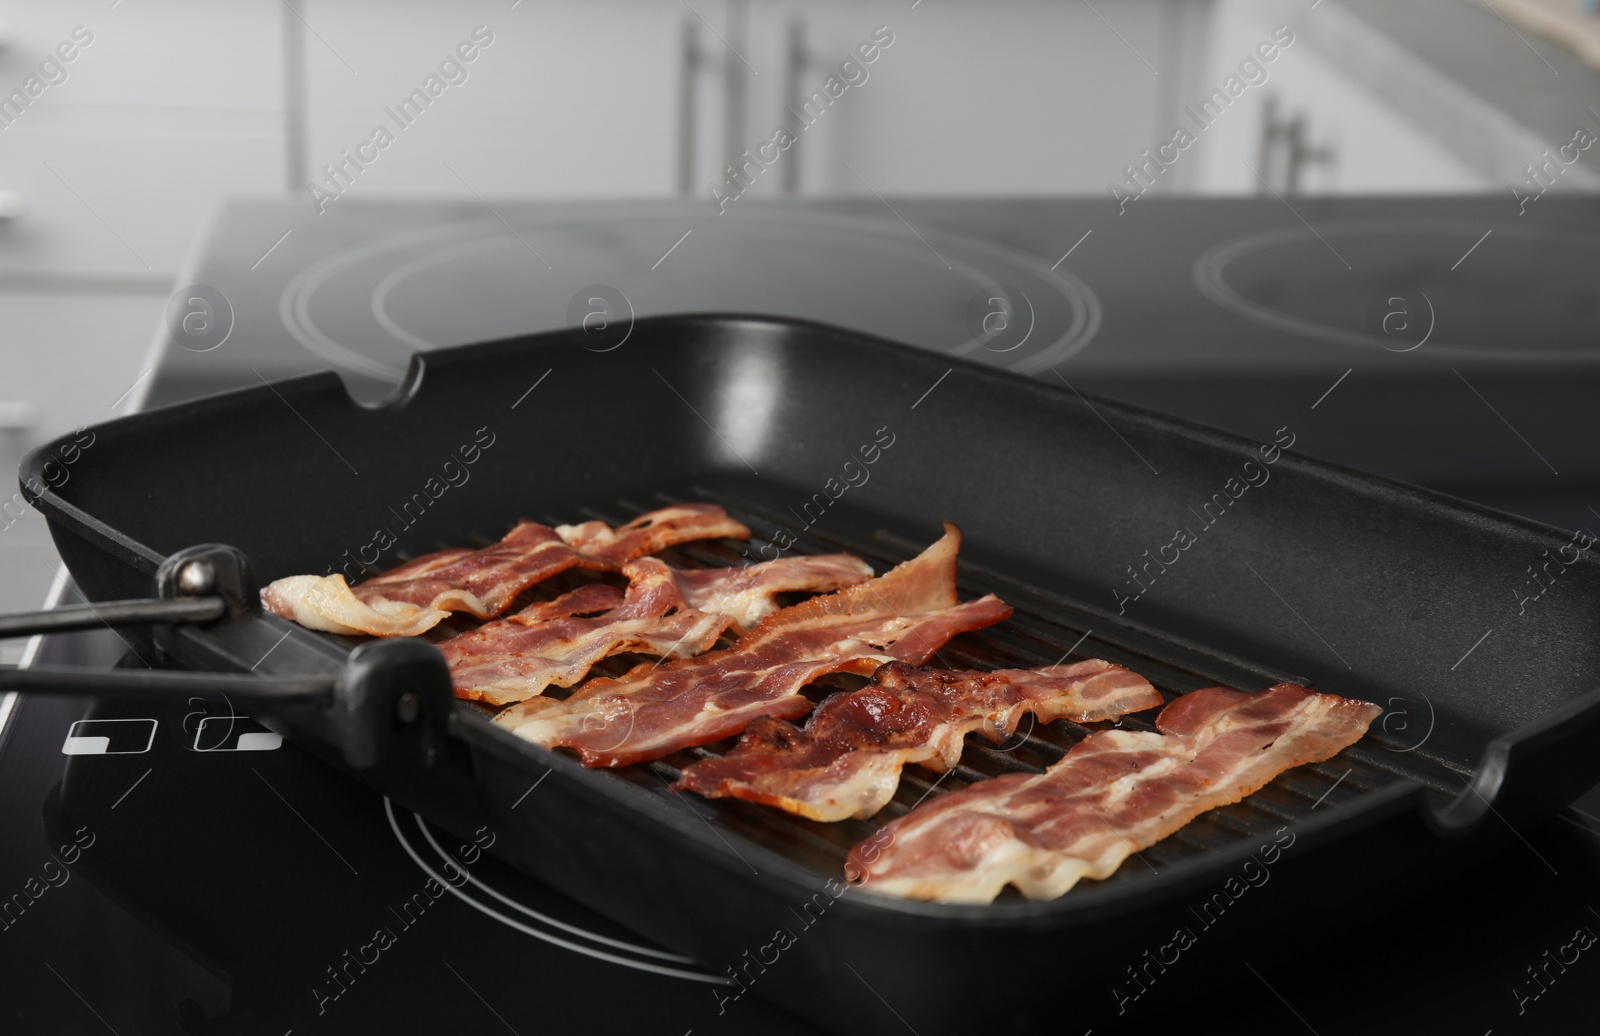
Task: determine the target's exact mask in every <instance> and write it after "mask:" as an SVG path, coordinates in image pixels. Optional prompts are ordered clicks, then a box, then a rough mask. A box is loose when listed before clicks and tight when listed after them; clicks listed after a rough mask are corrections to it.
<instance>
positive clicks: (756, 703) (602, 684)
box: [495, 523, 1011, 766]
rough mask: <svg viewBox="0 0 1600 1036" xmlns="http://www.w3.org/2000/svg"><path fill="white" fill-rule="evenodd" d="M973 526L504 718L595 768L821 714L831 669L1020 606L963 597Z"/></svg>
mask: <svg viewBox="0 0 1600 1036" xmlns="http://www.w3.org/2000/svg"><path fill="white" fill-rule="evenodd" d="M960 547H961V530H959V529H957V528H956V527H955V526H954V525H951V524H949V523H946V524H945V534H944V536H943V538H941V539H940V540H939V541H938V542H936V543H934V544H933V545H932V546H930V547H929V548H928V549H927V550H925V551H923V552H922V553H921V554H920V555H918V556H917V557H916V558H913V559H912V560H910V561H907V562H905V563H904V564H902V565H899V566H897V567H896V568H894V569H893V570H892V571H890V572H888V573H886V574H884V575H882V576H879V577H878V578H876V579H873V580H871V581H869V582H866V583H861V584H859V585H857V586H853V587H850V588H849V589H847V590H841V591H839V592H838V593H835V594H827V595H825V596H821V597H813V598H811V599H810V600H808V601H803V602H802V603H800V604H797V605H794V606H793V607H790V608H785V609H783V610H782V611H779V612H775V613H774V614H772V615H770V616H768V617H767V618H766V619H765V620H763V621H762V622H761V623H760V625H758V626H756V628H755V629H753V630H751V631H750V632H749V633H748V634H746V635H745V636H744V637H742V638H741V639H740V640H739V642H738V643H736V644H735V645H734V646H733V647H731V648H728V649H726V650H723V651H713V652H710V653H708V654H705V655H702V656H700V657H699V658H695V659H687V660H682V661H674V662H665V663H657V664H656V665H640V666H636V667H635V668H634V669H633V670H631V671H630V672H628V673H627V674H625V675H624V676H622V677H619V678H617V679H614V680H593V681H590V682H589V683H587V684H585V685H584V686H582V687H580V688H579V689H578V690H577V691H576V692H575V693H574V694H573V695H572V696H571V697H570V698H568V699H567V700H565V701H552V700H550V699H547V698H534V699H532V700H529V701H525V702H522V703H520V704H518V705H513V706H511V707H510V708H509V709H506V710H505V711H504V712H502V713H501V714H500V715H498V716H496V717H495V722H496V723H500V724H502V725H504V726H506V727H509V728H510V729H511V730H513V731H515V732H516V733H517V734H518V735H519V736H521V737H525V738H527V739H528V740H530V741H533V742H536V743H538V744H541V745H546V746H552V747H553V746H558V745H559V746H563V747H567V748H574V749H577V751H578V753H579V755H581V756H582V757H583V761H584V763H586V764H587V765H589V766H623V765H626V764H628V763H636V762H642V761H644V760H647V759H658V758H660V757H661V756H664V755H667V754H668V753H670V752H674V751H676V750H678V749H680V748H687V747H689V746H691V745H703V744H706V743H707V742H710V741H715V740H717V739H718V738H723V737H727V736H729V735H731V734H737V733H739V732H740V731H742V730H743V729H744V728H745V727H746V726H748V725H749V723H750V721H751V720H753V719H755V718H756V717H757V716H782V717H785V718H793V717H796V716H800V715H803V714H804V713H806V712H807V711H809V710H810V708H811V705H810V703H809V702H808V701H807V700H806V699H805V698H804V697H803V696H802V695H801V694H800V688H801V687H803V686H804V685H805V684H807V683H810V682H811V681H812V680H815V679H817V678H818V677H820V676H824V675H826V674H828V673H841V672H853V673H860V674H862V675H867V674H870V673H871V672H873V671H874V670H876V669H877V668H878V666H879V665H881V664H882V663H884V662H889V661H893V660H895V659H900V660H903V661H907V662H911V663H913V664H921V663H922V662H924V661H926V660H927V659H928V658H929V657H930V656H932V654H933V653H934V652H935V651H937V650H938V649H939V648H940V647H942V646H943V645H944V644H945V643H946V642H947V641H949V639H950V638H951V637H953V636H955V635H956V634H957V633H960V632H963V631H965V630H972V629H981V628H982V627H984V626H990V625H993V624H994V623H996V622H999V621H1001V620H1002V619H1004V618H1006V617H1007V616H1008V615H1010V614H1011V607H1010V605H1007V604H1005V603H1003V602H1002V601H1000V599H999V598H997V597H994V596H993V595H990V596H988V597H982V598H979V599H977V600H974V601H968V602H966V603H965V604H962V603H959V602H958V600H957V597H956V553H957V552H958V551H959V550H960Z"/></svg>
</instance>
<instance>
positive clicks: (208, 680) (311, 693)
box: [0, 665, 334, 699]
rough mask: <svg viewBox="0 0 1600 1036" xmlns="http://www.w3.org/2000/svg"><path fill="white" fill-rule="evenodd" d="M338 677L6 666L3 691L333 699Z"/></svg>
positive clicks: (1, 671) (0, 676)
mask: <svg viewBox="0 0 1600 1036" xmlns="http://www.w3.org/2000/svg"><path fill="white" fill-rule="evenodd" d="M333 686H334V680H333V678H332V677H324V678H297V677H274V676H252V675H250V674H249V673H192V672H184V671H170V670H163V669H80V668H77V667H75V666H33V667H30V668H27V669H21V668H18V667H17V666H10V665H7V666H0V691H22V692H24V693H30V694H38V693H44V694H71V695H112V696H116V697H133V698H163V699H164V698H168V697H171V696H172V695H176V694H188V693H192V692H196V691H198V692H209V693H212V694H227V695H238V696H240V697H244V698H274V699H284V698H324V699H325V698H328V697H330V696H331V695H332V694H333Z"/></svg>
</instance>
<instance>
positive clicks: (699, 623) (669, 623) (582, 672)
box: [439, 554, 872, 705]
mask: <svg viewBox="0 0 1600 1036" xmlns="http://www.w3.org/2000/svg"><path fill="white" fill-rule="evenodd" d="M622 571H623V573H624V574H625V575H627V577H628V590H627V594H626V595H624V594H623V593H622V591H620V590H617V589H616V588H614V587H611V586H607V585H603V584H594V585H590V586H585V587H580V588H579V589H577V590H574V591H572V592H571V593H568V594H564V595H562V596H561V597H558V598H557V599H555V600H554V601H542V602H540V603H538V604H535V605H532V606H530V607H528V608H525V609H523V610H522V611H520V612H518V613H517V614H515V615H511V616H508V617H507V618H505V619H501V620H499V621H497V622H491V623H488V624H486V625H484V626H480V627H479V628H478V629H475V630H472V631H471V632H468V633H463V634H462V635H461V636H459V637H454V638H452V639H450V640H447V641H444V642H443V643H441V644H440V645H439V650H441V651H443V652H444V656H445V658H446V659H447V660H448V661H449V663H450V670H451V673H452V675H453V677H454V680H455V686H456V693H457V694H458V695H459V696H460V697H463V698H476V699H478V700H480V701H484V702H487V703H488V704H490V705H505V704H507V703H508V702H513V701H523V700H526V699H528V698H532V697H534V696H535V695H538V694H542V693H543V692H544V690H545V688H547V687H549V686H552V685H554V686H556V687H571V686H572V685H573V684H575V683H577V682H578V681H579V680H582V679H583V678H584V677H585V676H587V675H588V673H589V669H590V668H591V667H592V666H593V665H594V664H595V663H596V662H598V661H600V659H602V658H606V657H608V656H610V655H615V654H619V653H621V652H624V651H635V652H639V653H641V654H650V655H660V656H662V657H663V658H666V657H671V658H689V657H692V656H694V655H698V654H700V653H701V652H703V651H706V650H709V649H710V648H711V646H712V645H713V644H715V643H716V641H717V638H718V637H719V636H720V635H721V634H722V632H723V630H725V629H727V628H728V627H730V626H733V625H735V624H736V623H737V621H738V619H739V618H740V617H745V618H748V617H749V616H750V615H758V614H764V612H766V611H774V610H776V609H777V604H776V598H777V595H778V594H780V593H784V592H786V591H805V590H809V591H820V590H837V589H838V588H839V587H841V586H848V585H853V584H855V583H860V582H862V581H863V580H865V579H868V578H870V577H871V575H872V569H871V568H869V567H867V564H866V562H864V561H861V560H860V559H859V558H853V557H850V556H849V555H846V554H822V555H814V556H811V557H795V558H780V559H779V560H777V561H767V562H762V563H761V564H758V565H750V566H748V567H744V568H716V569H705V570H703V571H695V572H680V571H677V570H674V569H671V568H668V567H667V565H666V564H665V563H663V562H662V561H660V560H659V559H657V558H641V559H639V560H638V561H630V562H628V563H627V564H625V565H623V566H622Z"/></svg>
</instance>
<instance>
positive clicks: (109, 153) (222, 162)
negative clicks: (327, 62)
mask: <svg viewBox="0 0 1600 1036" xmlns="http://www.w3.org/2000/svg"><path fill="white" fill-rule="evenodd" d="M285 12H286V9H285V8H284V7H283V5H282V4H280V3H277V2H274V0H230V2H229V3H227V4H217V3H207V2H203V0H165V2H162V3H126V4H117V5H116V6H112V5H110V4H108V3H103V2H98V0H97V2H95V3H85V2H80V0H0V19H3V20H4V21H5V22H6V24H7V27H8V31H7V36H8V41H7V43H6V45H5V46H4V47H3V48H0V191H6V192H8V197H9V198H10V199H12V200H13V201H19V202H20V206H19V208H20V212H16V213H13V214H12V218H8V219H0V272H13V273H14V272H25V273H26V274H27V275H29V276H31V277H40V276H50V275H58V276H63V277H67V278H69V279H70V278H71V277H72V276H75V275H83V274H94V275H105V274H132V275H135V276H142V277H147V278H150V277H154V278H156V279H162V278H165V279H170V278H171V276H172V274H173V273H174V272H175V271H176V270H177V268H178V266H179V264H180V263H181V261H182V259H183V257H184V255H185V254H186V253H187V251H188V249H189V246H190V244H191V242H192V240H193V237H194V235H195V233H196V231H197V230H198V229H199V227H200V225H201V223H202V221H203V220H204V218H205V214H206V213H207V212H208V211H209V210H210V209H211V208H212V207H214V206H215V205H216V203H217V201H218V200H220V199H221V198H223V197H225V196H228V195H231V194H261V193H277V192H279V191H281V190H282V189H283V188H284V185H285V183H286V176H285V172H284V160H283V152H284V142H285V120H284V61H283V57H284V54H283V35H282V26H283V24H284V19H285V18H286V17H288V15H287V14H286V13H285Z"/></svg>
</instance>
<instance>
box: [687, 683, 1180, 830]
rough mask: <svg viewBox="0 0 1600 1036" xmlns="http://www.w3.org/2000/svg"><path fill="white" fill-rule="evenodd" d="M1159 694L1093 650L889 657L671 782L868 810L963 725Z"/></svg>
mask: <svg viewBox="0 0 1600 1036" xmlns="http://www.w3.org/2000/svg"><path fill="white" fill-rule="evenodd" d="M1161 700H1162V699H1161V692H1159V691H1157V690H1156V689H1155V688H1154V687H1152V686H1150V683H1149V681H1147V680H1146V679H1145V678H1144V677H1142V676H1140V675H1139V674H1138V673H1134V672H1131V671H1129V670H1127V669H1124V668H1123V667H1122V666H1119V665H1113V664H1111V663H1110V662H1104V661H1101V660H1100V659H1090V660H1088V661H1085V662H1076V663H1073V664H1072V665H1057V666H1046V667H1044V668H1042V669H1001V670H996V671H994V672H988V673H980V672H971V671H967V672H948V671H944V670H938V669H915V668H913V667H911V666H909V665H906V664H905V663H904V662H890V663H888V664H886V665H884V666H883V667H882V668H881V669H879V670H878V671H877V672H876V673H874V674H873V677H872V682H871V683H869V684H868V685H867V686H865V687H863V688H862V689H861V690H859V691H854V692H850V693H841V694H835V695H833V696H832V697H830V698H828V700H826V701H824V702H823V703H822V704H821V705H819V706H817V710H816V711H815V712H813V713H812V714H811V718H810V719H808V720H807V721H806V725H805V728H804V729H796V728H795V727H794V726H793V725H791V724H789V723H786V722H784V721H783V720H780V719H774V718H772V717H770V716H763V717H762V718H760V719H758V720H756V721H755V722H754V723H752V724H750V729H749V730H747V731H745V734H744V736H743V737H742V738H740V739H739V744H738V747H737V748H735V749H734V750H733V751H732V752H730V753H728V754H727V755H726V756H723V757H722V758H720V759H719V758H711V759H702V760H700V761H699V762H697V763H695V764H694V765H692V766H690V767H689V768H688V769H686V770H684V772H683V775H682V776H681V777H680V778H679V779H678V783H677V785H676V787H678V788H683V789H687V790H689V791H696V792H699V793H700V794H702V795H704V796H706V797H707V798H727V797H731V798H740V799H748V800H750V801H751V802H764V803H766V804H767V805H769V806H777V807H778V808H779V809H785V810H788V811H789V812H790V813H798V814H799V815H801V816H803V817H810V818H811V819H812V820H825V821H833V820H844V819H846V818H847V817H870V816H872V814H874V813H876V812H877V811H878V810H880V809H882V808H883V806H884V804H885V803H887V802H888V801H889V800H890V799H891V798H893V797H894V791H895V788H897V787H898V786H899V784H900V770H901V768H902V767H903V766H905V765H906V764H907V763H921V764H922V765H924V766H926V767H928V768H929V769H932V770H938V771H945V770H949V769H951V768H952V767H954V766H955V765H956V762H957V761H958V760H959V759H960V758H961V749H962V745H963V743H964V739H965V737H966V735H967V734H968V733H970V732H973V731H977V732H979V733H981V734H983V736H984V737H986V738H988V739H989V740H991V741H994V742H997V743H998V742H1001V741H1004V740H1005V739H1006V738H1008V737H1010V736H1011V735H1012V734H1013V733H1014V732H1015V731H1016V729H1017V724H1018V723H1019V722H1021V720H1022V717H1023V716H1024V715H1025V714H1027V713H1030V712H1031V713H1033V714H1034V715H1035V716H1037V717H1038V718H1039V720H1040V721H1042V722H1045V723H1049V722H1050V721H1051V720H1055V719H1063V718H1065V719H1070V720H1073V721H1074V722H1078V723H1088V722H1091V721H1094V720H1105V719H1115V718H1116V717H1118V716H1123V715H1126V714H1128V713H1130V712H1139V711H1141V710H1143V709H1151V708H1155V707H1156V706H1157V705H1160V704H1161Z"/></svg>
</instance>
